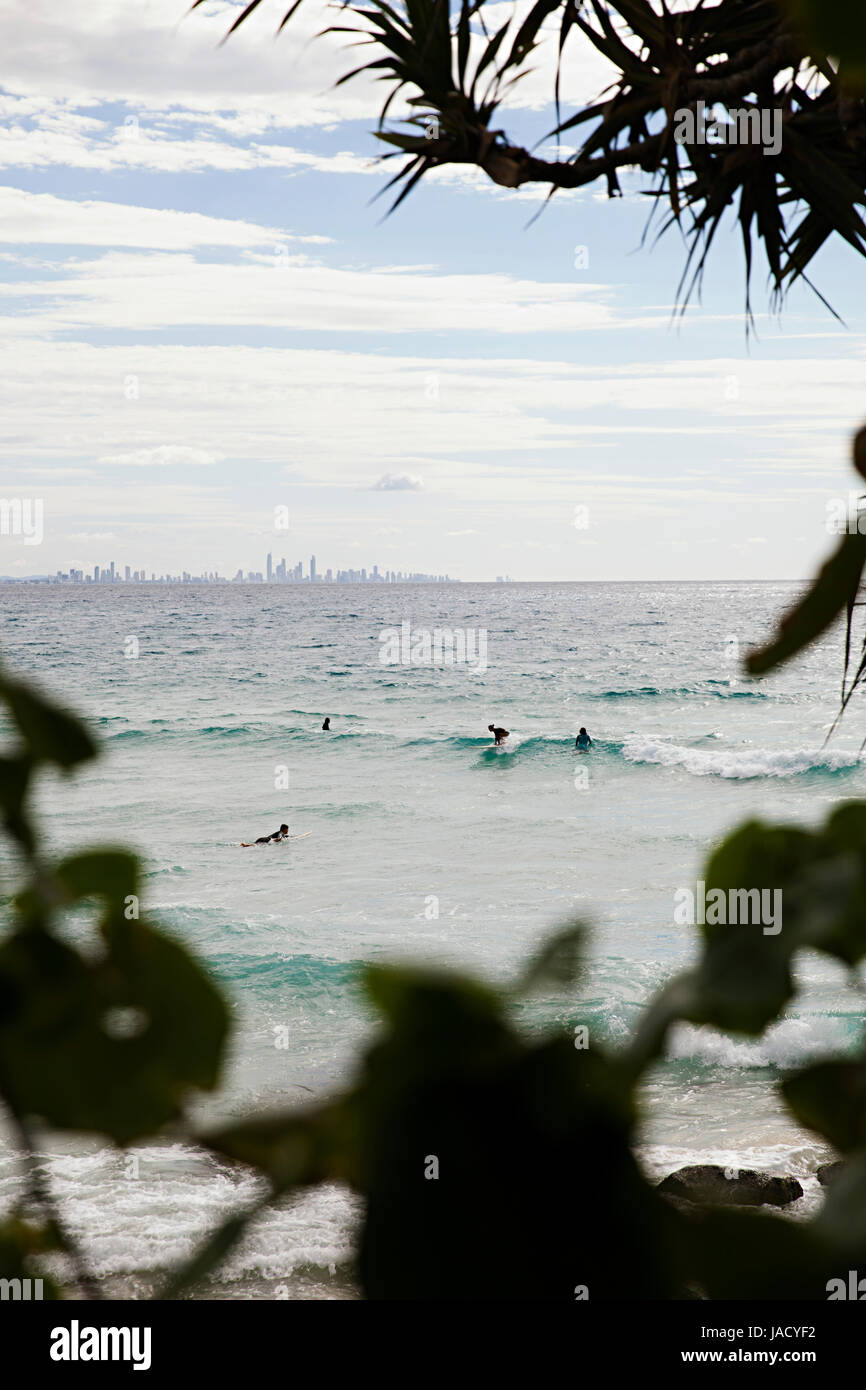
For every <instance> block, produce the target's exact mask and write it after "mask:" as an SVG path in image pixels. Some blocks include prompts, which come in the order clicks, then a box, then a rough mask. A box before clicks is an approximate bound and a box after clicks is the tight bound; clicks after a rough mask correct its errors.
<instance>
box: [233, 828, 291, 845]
mask: <svg viewBox="0 0 866 1390" xmlns="http://www.w3.org/2000/svg"><path fill="white" fill-rule="evenodd" d="M288 838H289V827H288V826H287V825H281V826H280V828H279V830H275V831H274V833H273V835H260V836H259V838H258V839H257V840H250V841H246V840H245V841H243V842H242V848H243V849H252V847H253V845H254V844H255V845H270V844H274V845H278V844H279V842H280V840H288Z"/></svg>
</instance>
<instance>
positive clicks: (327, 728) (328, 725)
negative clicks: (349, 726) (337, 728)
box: [322, 715, 331, 733]
mask: <svg viewBox="0 0 866 1390" xmlns="http://www.w3.org/2000/svg"><path fill="white" fill-rule="evenodd" d="M322 728H323V729H324V730H325V731H326V732H327V733H330V732H331V716H330V715H328V717H327V719H326V720H325V722H324V724H323V725H322Z"/></svg>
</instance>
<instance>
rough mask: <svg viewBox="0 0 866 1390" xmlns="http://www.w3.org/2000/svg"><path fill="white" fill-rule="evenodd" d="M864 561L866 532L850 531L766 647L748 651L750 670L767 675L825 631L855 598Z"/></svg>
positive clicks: (785, 617) (751, 672)
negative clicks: (862, 533) (864, 533)
mask: <svg viewBox="0 0 866 1390" xmlns="http://www.w3.org/2000/svg"><path fill="white" fill-rule="evenodd" d="M864 562H866V535H861V534H860V533H859V531H855V532H853V533H852V532H847V533H846V534H845V535H844V536H843V537H842V539H841V540H840V542H839V545H838V547H837V549H836V552H835V554H834V555H832V556H831V558H830V559H829V560H828V561H827V563H826V564H825V565H824V566H823V567H822V568H821V570H820V571H819V573H818V576H817V578H816V579H815V580H814V581H813V582H812V584H811V585H810V586H809V589H808V591H807V593H806V594H805V595H804V597H803V598H802V599H800V600H799V601H798V602H797V603H796V604H795V605H794V607H793V608H792V609H791V610H790V612H788V613H787V614H786V615H785V616H784V617H783V618H782V619H781V620H780V622H779V627H778V630H777V633H776V636H775V637H774V638H772V640H771V641H770V642H768V643H767V645H766V646H764V647H757V648H755V650H754V651H751V652H749V654H748V656H747V658H746V669H747V670H748V671H749V673H750V674H751V675H753V676H763V675H766V673H767V672H768V671H772V670H773V669H774V668H775V667H776V666H781V665H782V664H783V663H784V662H786V661H790V659H791V657H792V656H796V655H797V653H798V652H801V651H803V650H804V649H805V648H806V647H808V646H809V645H810V643H812V642H814V641H815V639H816V638H818V637H820V636H821V634H822V632H826V631H827V629H828V627H830V625H831V624H832V623H834V622H835V621H836V619H837V618H839V617H841V616H842V614H843V613H844V612H845V610H846V608H847V606H848V604H849V603H853V602H854V600H855V599H856V597H857V590H858V588H859V586H860V578H861V575H862V573H863V565H864Z"/></svg>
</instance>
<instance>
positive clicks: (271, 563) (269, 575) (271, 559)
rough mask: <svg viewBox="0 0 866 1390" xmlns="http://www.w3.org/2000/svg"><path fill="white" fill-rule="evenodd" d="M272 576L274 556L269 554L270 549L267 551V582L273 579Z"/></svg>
mask: <svg viewBox="0 0 866 1390" xmlns="http://www.w3.org/2000/svg"><path fill="white" fill-rule="evenodd" d="M273 577H274V557H273V555H271V553H270V551H268V583H269V584H270V583H271V582H272V581H273Z"/></svg>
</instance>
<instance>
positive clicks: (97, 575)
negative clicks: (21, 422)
mask: <svg viewBox="0 0 866 1390" xmlns="http://www.w3.org/2000/svg"><path fill="white" fill-rule="evenodd" d="M273 561H274V557H273V552H272V551H269V552H268V555H267V559H266V561H265V568H264V570H247V571H244V570H243V569H238V570H237V571H236V573H235V574H234V575H232V576H231V577H229V576H228V575H223V574H220V573H219V570H205V571H202V572H201V573H199V574H193V573H192V571H190V570H186V569H183V568H182V569H181V570H180V572H179V573H177V574H172V573H170V572H165V573H162V574H157V572H156V571H155V570H151V571H150V573H149V574H148V571H147V568H146V567H145V568H139V569H133V568H132V567H131V566H130V565H124V566H123V567H122V570H123V572H122V573H121V566H120V565H118V564H117V562H116V561H115V560H111V561H110V562H109V563H108V564H107V565H94V566H93V568H92V569H91V570H84V569H76V568H75V567H74V566H70V567H69V569H68V570H57V571H56V573H54V574H25V575H0V582H4V583H12V584H27V583H30V584H459V583H460V582H461V581H460V580H459V579H454V578H452V576H451V575H449V574H426V573H422V572H419V571H411V570H407V571H405V572H404V571H403V570H392V569H385V570H383V571H380V569H379V566H378V564H375V565H373V566H371V568H370V569H369V571H368V570H367V568H366V567H362V568H361V569H337V570H334V569H333V568H332V567H329V568H328V569H326V570H325V573H324V574H322V573H320V572H319V570H318V569H317V566H316V557H315V555H311V556H310V565H309V569H308V571H307V573H306V574H305V573H304V564H303V561H302V560H299V561H298V562H297V564H296V565H293V566H292V567H291V568H288V566H287V563H286V558H285V556H282V557H281V559H280V561H279V563H278V564H277V565H276V566H274V562H273Z"/></svg>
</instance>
